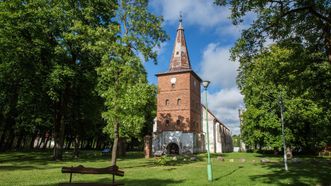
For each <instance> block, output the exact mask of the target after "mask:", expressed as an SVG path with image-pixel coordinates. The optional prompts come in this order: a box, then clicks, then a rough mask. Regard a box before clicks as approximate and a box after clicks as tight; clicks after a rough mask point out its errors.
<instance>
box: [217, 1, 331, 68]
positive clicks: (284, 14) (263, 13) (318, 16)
mask: <svg viewBox="0 0 331 186" xmlns="http://www.w3.org/2000/svg"><path fill="white" fill-rule="evenodd" d="M215 3H216V4H217V5H222V6H225V5H228V4H229V5H230V7H231V11H232V14H231V19H232V20H233V23H234V24H235V25H236V24H239V23H240V22H242V21H243V17H244V16H245V15H246V14H248V13H251V12H253V13H254V14H255V15H256V19H255V21H254V22H253V23H252V24H251V26H250V27H249V28H248V29H246V30H244V31H243V32H242V35H241V38H240V39H239V40H238V41H237V42H236V46H235V47H234V48H233V49H232V55H233V57H238V58H239V59H240V60H242V61H243V60H245V58H244V57H249V56H254V54H255V53H256V52H257V51H258V50H259V48H261V47H262V46H263V43H264V42H265V40H266V39H267V38H270V39H273V40H275V41H281V40H289V39H295V40H297V39H300V40H301V42H302V43H303V45H304V46H305V47H306V48H307V49H308V50H309V52H312V53H315V52H322V51H323V53H324V54H325V55H324V56H320V57H321V59H319V60H318V61H324V59H327V60H328V62H329V63H330V64H331V14H330V12H331V3H330V1H329V0H314V1H311V0H281V1H278V0H277V1H273V0H270V1H263V0H253V1H241V0H215ZM318 61H315V62H318Z"/></svg>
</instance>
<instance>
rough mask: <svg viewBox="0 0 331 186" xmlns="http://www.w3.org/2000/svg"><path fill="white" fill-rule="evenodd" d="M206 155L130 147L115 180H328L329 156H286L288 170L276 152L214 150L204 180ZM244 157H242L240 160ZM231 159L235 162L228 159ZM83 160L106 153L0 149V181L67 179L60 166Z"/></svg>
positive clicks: (95, 161) (90, 178)
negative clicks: (59, 157) (146, 154)
mask: <svg viewBox="0 0 331 186" xmlns="http://www.w3.org/2000/svg"><path fill="white" fill-rule="evenodd" d="M205 157H206V155H205V154H200V155H198V160H197V161H187V160H186V161H184V158H183V157H182V158H178V160H177V161H174V160H169V159H170V158H168V164H167V165H166V166H160V165H157V164H156V163H155V162H156V160H155V159H154V158H151V159H144V158H143V154H142V153H129V154H128V155H127V156H126V157H122V158H119V160H118V166H119V167H120V169H121V170H124V171H125V175H124V177H117V179H116V180H117V182H121V183H125V185H126V186H127V185H134V186H136V185H240V186H241V185H331V160H330V159H325V158H324V159H323V158H313V157H300V159H301V160H302V161H301V162H299V163H294V162H289V172H285V171H284V170H283V163H282V162H281V158H280V157H273V156H269V157H266V158H268V159H269V160H271V161H272V162H271V163H266V164H261V163H260V159H261V158H263V157H265V156H263V155H261V154H257V153H227V154H223V157H224V159H225V161H224V162H223V161H220V160H217V159H216V155H213V156H212V165H213V176H214V181H213V182H208V181H207V166H206V158H205ZM240 158H245V160H246V162H240V161H239V160H240ZM230 159H233V160H234V162H230V161H229V160H230ZM80 164H81V165H84V166H86V167H106V166H109V165H110V157H104V156H101V154H100V152H93V151H86V152H82V156H81V157H80V158H79V159H73V158H71V154H70V153H66V154H65V161H62V162H54V161H52V160H51V153H50V152H8V153H1V154H0V185H1V186H6V185H33V186H38V185H45V186H51V185H57V184H58V183H63V182H68V180H69V174H62V173H61V167H62V166H77V165H80ZM73 181H74V182H100V183H102V182H109V183H110V182H111V176H110V175H80V174H74V175H73Z"/></svg>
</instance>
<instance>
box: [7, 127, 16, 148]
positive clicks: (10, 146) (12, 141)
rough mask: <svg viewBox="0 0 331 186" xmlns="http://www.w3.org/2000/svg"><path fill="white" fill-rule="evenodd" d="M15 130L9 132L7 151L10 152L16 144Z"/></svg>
mask: <svg viewBox="0 0 331 186" xmlns="http://www.w3.org/2000/svg"><path fill="white" fill-rule="evenodd" d="M14 134H15V133H14V129H13V128H11V129H10V130H9V136H8V139H7V140H6V146H5V150H9V149H11V148H12V146H13V143H14V139H15V135H14Z"/></svg>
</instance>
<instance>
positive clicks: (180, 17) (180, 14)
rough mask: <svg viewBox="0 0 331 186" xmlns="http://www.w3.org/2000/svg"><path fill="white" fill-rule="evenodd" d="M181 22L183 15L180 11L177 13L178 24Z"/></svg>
mask: <svg viewBox="0 0 331 186" xmlns="http://www.w3.org/2000/svg"><path fill="white" fill-rule="evenodd" d="M182 21H183V13H182V11H180V12H179V22H182Z"/></svg>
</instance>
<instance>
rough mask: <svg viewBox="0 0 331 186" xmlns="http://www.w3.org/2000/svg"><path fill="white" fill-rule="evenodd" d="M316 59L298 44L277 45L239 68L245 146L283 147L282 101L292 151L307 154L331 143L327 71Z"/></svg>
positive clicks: (329, 80) (327, 68)
mask: <svg viewBox="0 0 331 186" xmlns="http://www.w3.org/2000/svg"><path fill="white" fill-rule="evenodd" d="M320 55H322V54H318V53H315V54H310V53H308V52H307V50H306V49H305V48H304V47H303V46H302V45H300V44H296V45H294V44H293V43H292V42H291V44H289V43H281V44H278V45H274V46H272V47H270V49H266V50H264V51H261V52H260V53H259V54H258V55H256V56H255V57H254V58H253V61H252V62H251V63H247V64H249V65H246V66H245V68H242V69H241V75H240V76H239V77H238V83H239V85H240V89H241V91H242V93H243V94H244V95H245V97H244V102H245V105H246V108H247V110H246V111H245V112H244V114H243V117H244V119H243V129H242V132H243V134H242V136H243V138H244V140H245V143H246V144H248V145H250V146H253V147H255V148H257V147H260V148H262V147H270V148H281V126H280V120H279V118H280V109H279V98H280V96H281V97H282V99H283V100H284V105H285V129H286V130H285V134H286V141H287V143H288V144H289V145H290V146H291V147H293V148H297V149H300V150H304V151H309V152H311V151H314V150H316V149H319V148H320V147H322V146H323V145H325V144H326V143H330V140H331V138H330V128H331V126H330V120H331V113H330V110H329V108H330V106H331V105H330V100H329V98H330V96H331V91H330V90H331V87H330V85H331V73H330V72H331V67H330V65H328V64H327V63H313V62H312V61H314V59H315V58H316V56H317V57H320ZM320 82H323V83H320ZM321 84H322V85H321Z"/></svg>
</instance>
